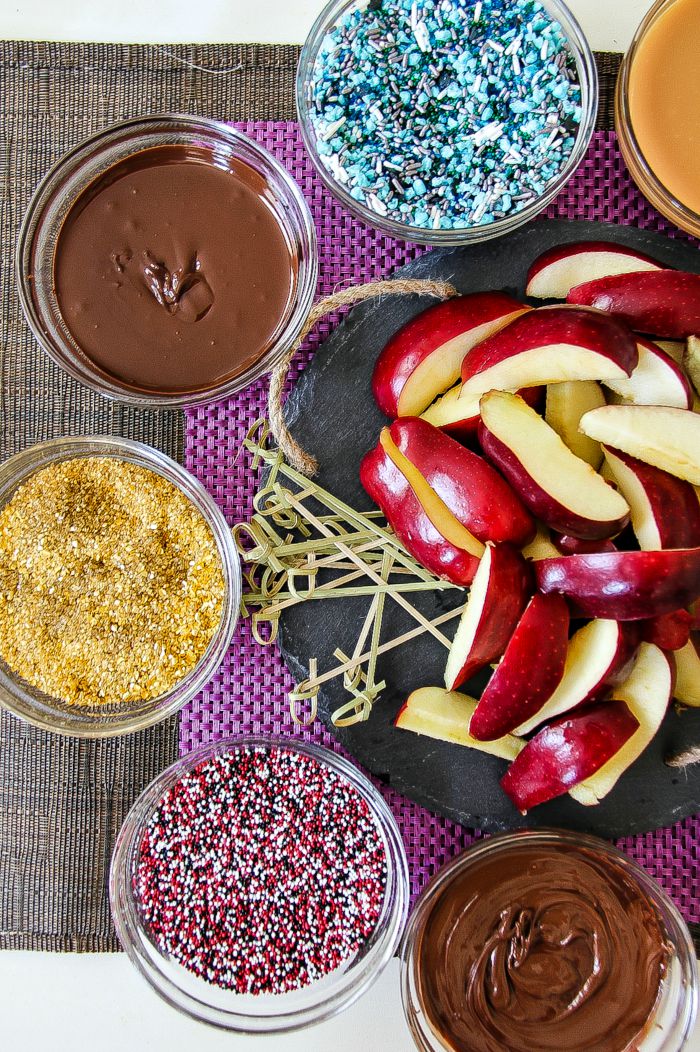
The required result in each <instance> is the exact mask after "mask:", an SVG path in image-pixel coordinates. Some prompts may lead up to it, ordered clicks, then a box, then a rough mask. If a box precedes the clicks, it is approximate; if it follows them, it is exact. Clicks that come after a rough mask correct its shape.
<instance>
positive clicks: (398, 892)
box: [109, 735, 409, 1034]
mask: <svg viewBox="0 0 700 1052" xmlns="http://www.w3.org/2000/svg"><path fill="white" fill-rule="evenodd" d="M246 747H253V748H255V747H263V748H265V747H269V748H279V749H282V750H286V751H289V752H292V753H295V754H301V755H302V756H306V757H310V758H312V759H314V760H316V761H318V762H320V763H321V764H323V765H325V766H326V767H328V768H330V770H331V771H333V772H334V773H335V774H337V775H339V776H341V777H342V778H343V779H346V780H347V781H348V782H349V783H350V784H351V786H352V787H353V788H354V789H355V790H356V791H357V792H358V793H359V795H360V796H361V798H362V799H363V800H364V801H365V803H366V804H367V806H368V807H369V810H370V813H371V815H372V817H373V819H374V821H375V822H376V825H377V828H378V829H379V831H380V833H381V836H382V839H383V841H384V846H385V850H386V873H387V879H386V889H385V894H384V901H383V904H382V907H381V913H380V916H379V919H378V921H377V925H376V927H375V929H374V931H373V933H372V935H371V936H370V937H369V939H368V940H367V942H366V943H365V945H364V947H363V949H362V951H361V952H359V953H358V954H356V956H355V957H353V958H350V960H349V961H348V962H346V963H345V964H343V965H341V966H340V967H339V968H337V969H336V970H335V971H332V972H330V973H328V974H327V975H325V976H324V977H323V978H321V979H319V980H316V981H315V982H313V983H312V984H311V985H309V986H306V987H302V988H300V989H297V990H293V991H291V992H288V993H284V994H277V995H272V994H257V995H252V994H245V995H244V994H239V993H236V992H235V991H229V990H225V989H223V988H222V987H220V986H217V985H213V984H210V983H207V982H205V981H204V980H202V979H199V978H197V977H196V976H195V975H194V974H192V973H191V972H189V971H188V970H187V969H186V968H184V967H183V966H182V965H180V964H179V963H177V962H175V961H174V960H172V959H170V958H169V957H167V956H166V955H165V954H164V953H163V952H162V951H161V950H160V949H159V948H158V946H157V945H156V942H155V941H154V940H153V939H152V938H151V936H150V934H149V931H148V927H147V924H146V923H145V921H144V919H143V917H142V911H141V910H140V908H139V901H138V897H137V894H136V891H135V888H134V877H135V871H136V865H137V860H138V850H139V847H140V844H141V841H142V838H143V834H144V830H145V828H146V826H147V824H148V822H149V820H150V818H151V815H152V814H153V812H154V811H155V810H156V808H157V807H158V804H159V803H160V801H161V799H162V797H163V796H164V794H165V793H166V792H167V791H168V790H169V789H170V788H171V787H172V786H173V785H174V784H175V783H176V782H177V781H179V779H180V778H181V777H183V776H184V775H186V774H187V773H188V772H190V771H191V770H192V769H193V768H194V767H196V765H197V764H199V763H201V762H202V761H203V760H208V759H210V758H212V757H214V756H219V755H222V754H226V753H230V752H232V751H235V750H236V749H240V748H246ZM408 888H409V885H408V868H407V863H406V854H405V851H404V847H403V843H402V840H401V836H400V834H399V831H398V828H397V826H396V822H395V821H394V818H393V816H392V814H391V812H390V810H389V808H388V807H387V804H386V803H385V801H384V799H383V797H382V796H381V794H380V793H379V792H378V791H377V790H376V789H375V788H374V786H373V785H372V783H371V782H370V781H369V780H368V779H367V778H365V776H364V775H363V774H361V773H360V771H358V770H357V768H355V767H353V766H352V764H350V763H348V761H347V760H345V759H343V758H342V757H341V756H337V755H336V754H335V753H332V752H330V751H329V750H327V749H324V748H322V747H321V746H318V745H312V744H309V743H306V742H304V743H302V742H298V741H296V740H294V739H291V738H280V737H275V736H270V735H264V736H250V737H236V738H224V739H222V740H221V741H218V742H216V743H212V744H208V745H205V746H203V747H202V748H199V749H196V750H195V751H194V752H192V753H189V754H188V755H187V756H185V757H183V758H182V759H180V760H178V761H177V762H176V763H174V764H173V765H172V766H171V767H169V768H168V769H167V770H166V771H164V772H163V773H162V774H161V775H159V776H158V777H157V778H156V779H155V780H154V781H153V782H151V784H150V785H149V786H148V787H147V788H146V789H145V790H144V792H143V793H142V794H141V796H140V797H139V798H138V800H137V801H136V803H135V804H134V805H133V807H132V809H131V811H130V812H129V814H128V815H127V817H126V819H125V821H124V824H123V826H122V828H121V831H120V833H119V836H118V837H117V842H116V845H115V849H114V855H113V857H112V866H111V871H110V880H109V893H110V902H111V907H112V915H113V918H114V923H115V925H116V929H117V934H118V936H119V940H120V942H121V944H122V947H123V948H124V950H125V951H126V953H127V954H128V956H129V958H130V960H131V962H132V964H133V965H134V966H135V967H136V968H137V969H138V971H139V972H140V973H141V975H142V976H143V977H144V978H145V979H146V980H147V981H148V983H149V984H150V985H151V986H152V987H153V989H154V990H155V991H156V992H157V993H158V994H160V996H161V997H162V998H163V999H164V1000H165V1001H167V1002H168V1003H169V1004H170V1005H172V1006H173V1007H174V1008H178V1009H180V1011H182V1012H184V1013H185V1014H186V1015H189V1016H191V1017H193V1018H194V1019H197V1020H199V1021H200V1022H205V1023H209V1024H211V1025H213V1026H217V1027H219V1028H221V1029H224V1030H231V1031H236V1032H239V1033H250V1034H253V1033H256V1034H265V1033H266V1034H271V1033H282V1032H285V1031H291V1030H297V1029H300V1028H302V1027H306V1026H310V1025H311V1024H313V1023H318V1022H321V1021H322V1020H325V1019H329V1018H330V1017H331V1016H334V1015H336V1014H337V1013H338V1012H341V1011H342V1010H344V1009H345V1008H347V1007H348V1006H349V1005H351V1004H352V1003H353V1002H354V1001H355V1000H357V998H358V997H360V996H361V995H362V994H363V993H364V992H365V991H366V990H367V989H368V988H369V987H370V986H371V985H372V983H373V982H374V981H375V979H377V977H378V976H379V974H380V973H381V971H382V970H383V968H384V967H385V965H386V964H387V963H388V962H389V961H390V960H391V958H392V956H393V955H394V953H395V951H396V949H397V946H398V944H399V940H400V938H401V933H402V930H403V926H404V922H405V919H406V911H407V908H408V895H409V891H408Z"/></svg>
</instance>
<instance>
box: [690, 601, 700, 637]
mask: <svg viewBox="0 0 700 1052" xmlns="http://www.w3.org/2000/svg"><path fill="white" fill-rule="evenodd" d="M688 613H689V614H690V619H691V620H690V631H691V632H698V631H700V599H696V600H695V601H694V602H692V603H689V604H688Z"/></svg>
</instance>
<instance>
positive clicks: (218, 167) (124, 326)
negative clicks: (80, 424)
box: [53, 145, 297, 394]
mask: <svg viewBox="0 0 700 1052" xmlns="http://www.w3.org/2000/svg"><path fill="white" fill-rule="evenodd" d="M53 274H54V286H55V294H56V300H57V303H58V306H59V310H60V312H61V315H62V317H63V320H64V322H65V324H66V326H67V328H68V330H69V331H70V333H71V335H72V336H73V339H74V340H75V342H76V343H77V345H78V346H79V347H80V349H81V351H82V353H83V354H84V355H85V356H86V357H87V358H88V359H90V361H91V362H93V363H94V364H95V365H96V366H97V367H98V368H99V369H100V370H102V371H103V372H104V373H106V374H107V375H108V376H110V377H112V378H114V379H115V380H117V381H118V383H120V384H121V385H123V386H125V387H128V388H130V389H131V390H134V391H154V392H158V393H162V394H188V393H192V394H196V393H198V392H201V391H203V390H206V389H207V388H209V387H212V386H214V385H215V384H219V383H221V382H223V381H225V380H228V379H231V378H233V377H235V376H237V375H239V374H240V373H242V372H243V371H244V370H245V369H246V368H248V367H249V366H250V365H251V364H253V363H254V362H256V361H257V360H258V359H259V358H261V357H262V356H263V355H264V354H265V352H266V351H267V350H268V349H269V347H270V346H271V344H272V343H273V341H274V338H275V335H276V333H277V332H278V331H279V329H280V326H281V324H282V323H283V321H284V320H285V319H286V317H287V315H288V313H289V310H290V308H291V303H292V300H293V297H294V294H295V286H296V280H297V259H296V256H295V254H294V251H293V249H292V247H291V246H290V244H289V242H288V240H287V237H286V235H285V231H284V229H283V227H282V225H281V222H280V219H279V218H278V216H277V215H276V214H275V210H274V202H273V198H272V193H271V191H270V187H269V186H268V184H267V182H266V180H265V178H264V177H263V176H262V175H260V174H259V173H258V172H256V171H255V170H254V169H253V168H251V167H250V166H249V165H247V164H245V163H243V162H242V161H240V160H233V159H231V158H229V157H227V156H226V155H225V154H223V153H215V152H213V151H212V150H210V149H208V148H205V147H193V146H187V145H170V146H158V147H154V148H151V149H147V150H143V151H141V152H140V153H136V154H134V155H132V156H131V157H128V158H126V159H124V160H122V161H120V162H118V163H117V164H115V165H114V166H113V167H112V168H110V169H108V170H107V171H106V172H105V173H104V174H103V175H102V176H100V178H98V179H97V180H95V182H94V183H92V184H91V185H90V186H89V187H88V188H87V189H86V190H85V191H83V193H82V194H81V196H80V197H79V198H78V199H77V201H76V202H75V204H74V205H73V206H72V208H71V209H70V211H69V212H68V214H67V216H66V219H65V220H64V223H63V226H62V228H61V231H60V233H59V236H58V240H57V243H56V250H55V255H54V263H53Z"/></svg>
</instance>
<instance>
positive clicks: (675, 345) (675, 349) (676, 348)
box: [654, 340, 685, 365]
mask: <svg viewBox="0 0 700 1052" xmlns="http://www.w3.org/2000/svg"><path fill="white" fill-rule="evenodd" d="M654 343H655V344H656V346H657V347H659V348H661V350H662V351H663V352H664V353H665V354H667V355H668V356H669V358H673V360H674V362H675V363H676V365H683V353H684V351H685V343H684V342H683V340H654Z"/></svg>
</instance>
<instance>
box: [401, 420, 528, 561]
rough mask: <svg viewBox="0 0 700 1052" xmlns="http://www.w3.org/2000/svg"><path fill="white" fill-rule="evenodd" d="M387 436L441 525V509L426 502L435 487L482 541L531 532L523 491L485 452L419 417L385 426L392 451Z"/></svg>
mask: <svg viewBox="0 0 700 1052" xmlns="http://www.w3.org/2000/svg"><path fill="white" fill-rule="evenodd" d="M388 440H391V442H392V443H393V445H394V446H395V448H396V450H397V453H398V454H399V455H400V457H403V458H405V459H406V460H407V461H409V462H410V463H409V464H408V465H407V464H405V463H403V461H401V462H399V464H398V466H399V468H400V469H401V470H402V471H403V472H404V473H405V474H406V473H407V477H408V479H409V481H410V483H411V485H412V486H413V488H414V490H416V492H417V493H418V496H419V498H420V500H421V503H422V504H423V506H424V507H425V508H426V511H428V514H429V515H430V516H431V518H433V522H434V523H435V525H436V526H437V527H438V528H439V529H442V522H443V520H442V513H441V512H439V511H437V512H436V515H437V518H436V517H433V513H432V512H431V511H430V509H429V508H428V503H426V502H427V501H432V502H433V503H434V500H433V498H432V496H431V493H434V494H435V495H436V497H437V498H438V499H439V501H440V502H441V503H442V505H444V507H446V508H447V509H448V510H449V512H450V513H451V514H452V516H454V518H455V519H456V520H457V521H458V522H460V523H461V524H462V525H463V526H465V527H466V528H467V529H468V530H469V531H470V532H471V533H473V534H474V536H475V537H477V538H478V539H479V540H480V541H482V542H484V543H485V542H486V541H493V542H494V544H502V543H507V542H509V543H512V544H515V545H517V546H519V545H521V544H523V543H525V542H526V541H528V540H530V538H531V537H532V536H533V534H534V531H535V525H534V522H533V521H532V516H531V515H530V514H529V512H528V511H527V510H526V508H525V506H524V504H523V503H522V501H521V500H520V497H519V496H517V495H516V493H515V492H514V491H513V489H512V488H511V487H510V485H509V484H508V483H507V482H506V481H505V479H503V478H502V477H501V475H499V474H498V472H497V471H496V470H495V469H494V468H493V467H492V466H491V465H490V464H489V463H488V462H487V461H486V460H484V458H483V457H480V456H479V455H478V454H476V453H472V452H471V450H469V449H465V448H464V446H462V445H460V444H459V442H456V441H455V440H454V439H453V438H450V437H449V435H445V434H444V433H443V432H442V431H439V430H438V428H436V427H433V426H432V425H431V424H428V423H427V422H426V421H425V420H421V419H419V418H418V417H404V418H402V419H401V420H395V421H394V423H393V424H392V425H391V427H390V428H388V429H387V428H385V429H384V431H383V432H382V438H381V441H382V443H383V444H384V445H385V448H387V452H389V454H390V455H391V456H392V457H394V452H393V451H392V449H391V448H389V445H388V444H387V443H388ZM426 486H427V490H426V489H425V487H426ZM424 494H425V497H424ZM480 554H483V550H482V552H481V553H480Z"/></svg>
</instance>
